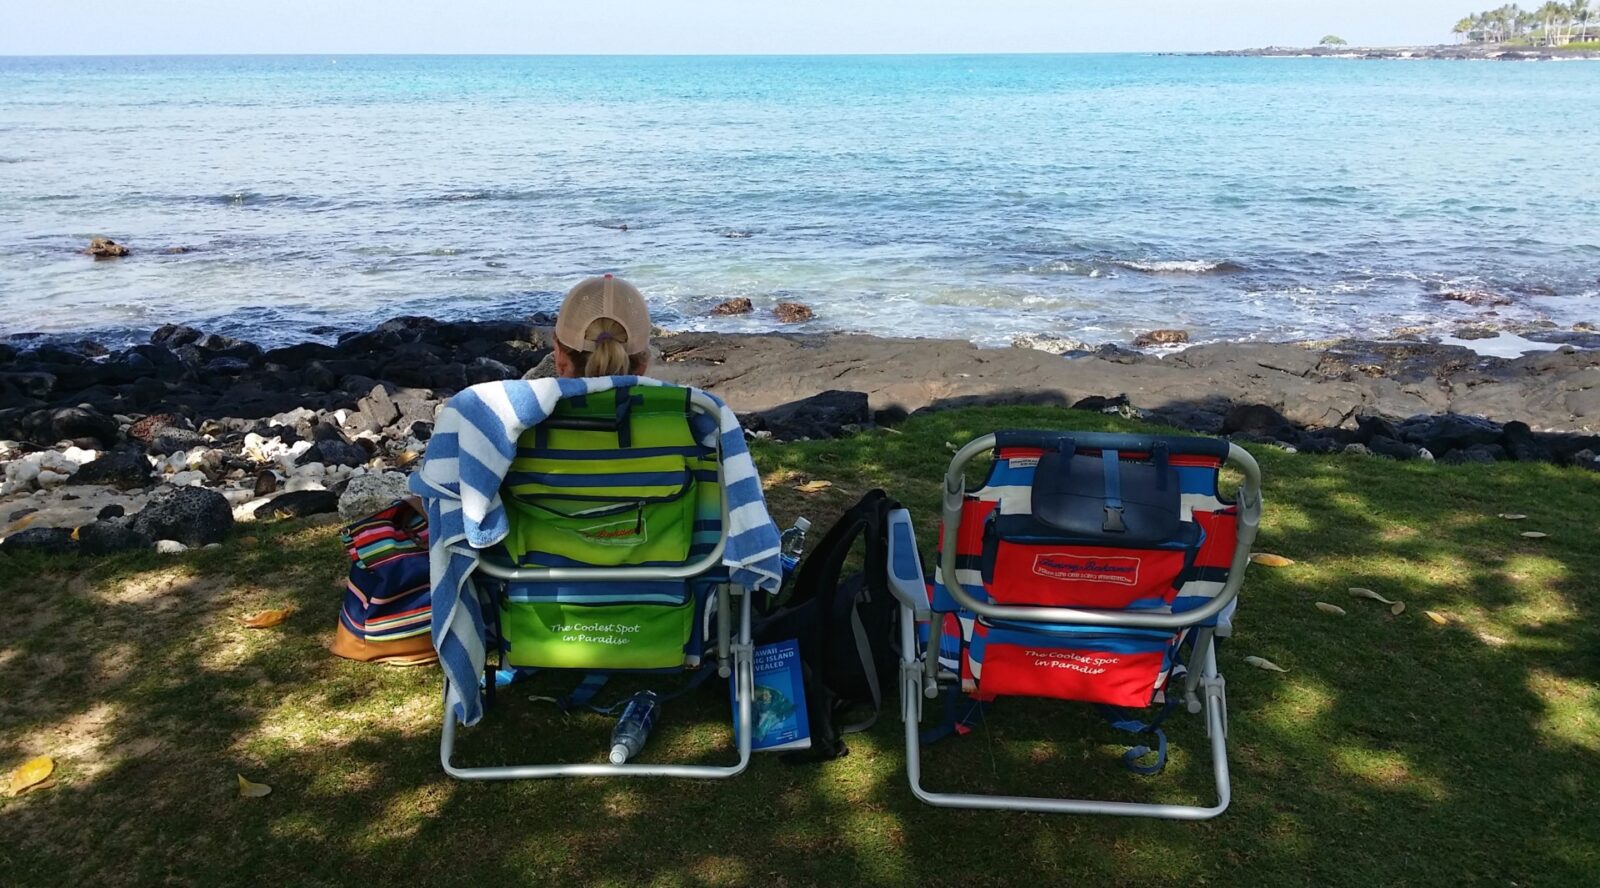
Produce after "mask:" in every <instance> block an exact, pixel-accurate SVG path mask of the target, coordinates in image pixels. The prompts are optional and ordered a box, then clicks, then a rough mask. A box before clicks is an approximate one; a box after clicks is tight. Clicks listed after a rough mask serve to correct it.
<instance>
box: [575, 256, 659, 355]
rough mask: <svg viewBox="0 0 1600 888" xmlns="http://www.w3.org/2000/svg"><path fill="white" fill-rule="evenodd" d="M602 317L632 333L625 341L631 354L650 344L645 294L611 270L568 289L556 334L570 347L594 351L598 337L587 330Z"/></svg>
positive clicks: (641, 350)
mask: <svg viewBox="0 0 1600 888" xmlns="http://www.w3.org/2000/svg"><path fill="white" fill-rule="evenodd" d="M599 318H610V319H612V320H614V321H616V322H617V323H618V324H620V325H621V326H622V329H623V330H624V331H625V332H626V333H627V337H628V340H627V342H625V343H623V347H624V350H626V351H627V353H628V354H630V355H636V354H639V353H641V352H643V351H645V349H647V348H649V346H650V310H649V308H648V307H646V306H645V302H644V295H643V294H641V293H640V292H639V290H638V288H636V287H634V286H633V285H632V284H630V283H628V282H627V281H624V280H621V279H619V278H614V277H612V276H611V275H609V274H608V275H605V276H603V277H592V278H587V279H585V280H582V281H579V282H578V285H577V286H575V287H573V288H572V289H571V290H569V291H567V298H566V299H565V300H564V301H563V302H562V303H561V313H560V314H559V315H558V316H557V317H556V338H557V339H559V340H560V341H561V343H562V344H563V345H565V346H566V347H567V348H570V349H575V350H577V351H593V350H594V346H595V344H594V340H592V339H586V338H585V337H584V333H585V332H587V331H588V329H589V325H590V324H592V323H594V322H595V321H596V320H597V319H599ZM619 338H620V337H619Z"/></svg>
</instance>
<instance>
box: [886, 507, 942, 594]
mask: <svg viewBox="0 0 1600 888" xmlns="http://www.w3.org/2000/svg"><path fill="white" fill-rule="evenodd" d="M888 536H889V553H888V554H889V557H888V562H889V591H890V593H892V594H893V595H894V597H895V598H897V599H899V601H900V603H901V604H903V605H905V606H906V607H908V608H910V609H911V611H912V613H913V614H914V615H915V617H916V619H917V621H918V622H927V621H928V620H931V619H932V618H933V615H932V612H930V611H929V610H928V586H927V582H926V581H925V579H924V578H923V575H922V558H921V557H920V556H919V555H918V554H917V535H916V533H915V531H914V529H913V528H912V526H911V513H910V512H909V511H907V510H906V509H903V508H902V509H894V510H892V511H890V512H889V534H888Z"/></svg>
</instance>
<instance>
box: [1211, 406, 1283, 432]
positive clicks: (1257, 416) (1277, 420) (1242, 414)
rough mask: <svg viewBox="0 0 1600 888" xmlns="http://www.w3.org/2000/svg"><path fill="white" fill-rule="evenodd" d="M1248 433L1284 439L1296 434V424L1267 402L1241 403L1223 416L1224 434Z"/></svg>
mask: <svg viewBox="0 0 1600 888" xmlns="http://www.w3.org/2000/svg"><path fill="white" fill-rule="evenodd" d="M1240 433H1248V434H1252V435H1263V436H1266V437H1268V438H1277V439H1279V440H1284V439H1286V438H1289V437H1293V435H1294V424H1293V423H1291V422H1289V419H1288V417H1286V416H1284V415H1283V414H1282V413H1279V412H1278V411H1277V409H1276V408H1273V407H1269V406H1267V405H1266V404H1240V405H1238V406H1236V407H1234V408H1232V409H1231V410H1229V411H1228V412H1227V414H1226V415H1224V416H1223V417H1222V434H1224V435H1235V434H1240Z"/></svg>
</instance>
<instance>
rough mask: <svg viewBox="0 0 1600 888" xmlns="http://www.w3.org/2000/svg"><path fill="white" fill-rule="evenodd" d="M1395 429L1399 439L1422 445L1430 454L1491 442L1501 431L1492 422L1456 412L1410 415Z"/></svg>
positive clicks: (1493, 441)
mask: <svg viewBox="0 0 1600 888" xmlns="http://www.w3.org/2000/svg"><path fill="white" fill-rule="evenodd" d="M1399 432H1400V438H1401V440H1404V441H1407V442H1410V443H1412V444H1416V445H1418V446H1420V447H1426V448H1428V449H1429V450H1431V451H1433V452H1434V453H1446V452H1448V451H1451V450H1464V449H1466V448H1468V447H1471V446H1473V445H1475V444H1494V443H1496V442H1498V441H1499V440H1500V436H1501V435H1502V434H1503V432H1502V430H1501V428H1500V426H1499V425H1498V424H1496V423H1493V422H1490V421H1489V420H1487V419H1480V418H1478V417H1476V416H1462V415H1460V414H1457V413H1446V414H1443V415H1440V416H1413V417H1412V418H1410V419H1408V420H1406V421H1405V422H1402V423H1400V426H1399Z"/></svg>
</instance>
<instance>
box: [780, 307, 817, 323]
mask: <svg viewBox="0 0 1600 888" xmlns="http://www.w3.org/2000/svg"><path fill="white" fill-rule="evenodd" d="M772 313H773V314H774V315H776V316H777V318H778V323H780V324H801V323H805V322H806V321H809V320H812V319H814V318H816V316H817V313H816V312H814V311H812V310H811V306H809V305H806V304H804V303H801V302H780V303H778V304H777V305H775V306H773V307H772Z"/></svg>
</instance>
